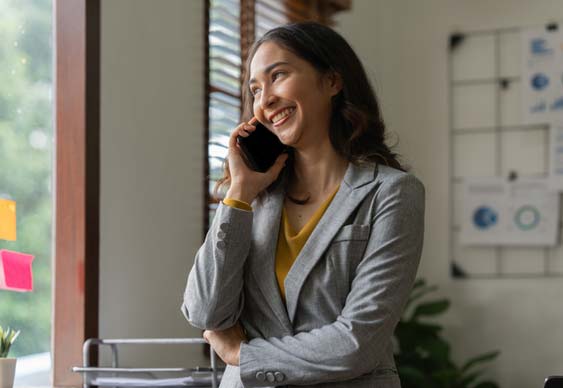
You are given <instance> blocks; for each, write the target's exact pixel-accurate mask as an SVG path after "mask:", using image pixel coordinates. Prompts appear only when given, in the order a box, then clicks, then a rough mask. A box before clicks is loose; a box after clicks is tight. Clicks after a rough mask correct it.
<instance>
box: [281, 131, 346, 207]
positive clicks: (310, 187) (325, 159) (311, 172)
mask: <svg viewBox="0 0 563 388" xmlns="http://www.w3.org/2000/svg"><path fill="white" fill-rule="evenodd" d="M294 157H295V161H294V165H293V167H294V176H293V178H294V179H292V182H291V186H290V188H289V189H290V193H291V194H292V196H297V197H307V196H310V200H311V201H312V202H316V201H317V200H322V199H323V198H325V197H326V195H328V194H329V193H332V192H333V190H334V189H335V188H336V186H337V185H339V184H340V182H341V181H342V178H343V177H344V174H345V172H346V168H347V167H348V161H347V160H346V159H344V158H343V157H342V156H340V155H338V154H337V153H336V151H335V150H334V148H332V145H331V144H330V141H328V139H327V141H326V142H325V143H323V144H318V145H316V146H315V147H310V148H309V149H295V154H294Z"/></svg>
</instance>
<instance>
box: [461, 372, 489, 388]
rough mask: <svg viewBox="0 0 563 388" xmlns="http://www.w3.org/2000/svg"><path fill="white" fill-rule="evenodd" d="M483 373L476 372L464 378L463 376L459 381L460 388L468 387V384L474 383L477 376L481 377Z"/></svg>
mask: <svg viewBox="0 0 563 388" xmlns="http://www.w3.org/2000/svg"><path fill="white" fill-rule="evenodd" d="M482 373H483V372H481V371H477V372H473V373H469V374H467V375H465V376H463V377H462V378H461V380H460V384H459V385H460V386H461V387H467V386H469V384H471V383H472V382H474V381H475V380H477V378H478V377H479V376H481V374H482Z"/></svg>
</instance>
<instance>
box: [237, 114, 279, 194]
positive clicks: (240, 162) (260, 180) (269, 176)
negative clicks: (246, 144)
mask: <svg viewBox="0 0 563 388" xmlns="http://www.w3.org/2000/svg"><path fill="white" fill-rule="evenodd" d="M256 121H257V120H256V118H255V117H253V118H252V119H251V120H250V121H249V122H248V123H241V124H239V125H238V126H237V127H236V128H235V129H234V131H233V133H231V137H230V139H229V155H228V158H229V169H230V172H231V185H230V188H229V191H228V192H227V195H226V197H227V198H231V199H237V200H239V201H244V202H246V203H251V202H252V201H254V199H255V198H256V197H257V196H258V194H259V193H260V192H261V191H263V190H264V189H266V188H267V187H268V186H270V185H271V184H272V183H273V182H274V181H275V180H276V178H277V177H278V175H279V174H280V172H281V170H282V169H283V167H284V166H285V161H286V160H287V157H288V155H287V153H285V152H284V153H282V154H281V155H280V156H278V158H277V159H276V162H275V163H274V164H273V165H272V167H270V169H269V170H268V171H266V172H263V173H262V172H257V171H254V170H252V169H250V168H249V167H248V166H247V165H246V163H245V161H244V156H243V154H242V150H241V148H240V146H239V145H238V142H237V136H242V137H247V136H249V135H250V134H251V133H252V132H253V131H254V130H255V129H256V127H255V126H254V125H253V124H254V123H256Z"/></svg>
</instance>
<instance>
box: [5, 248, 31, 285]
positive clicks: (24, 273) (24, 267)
mask: <svg viewBox="0 0 563 388" xmlns="http://www.w3.org/2000/svg"><path fill="white" fill-rule="evenodd" d="M33 258H34V256H33V255H29V254H26V253H18V252H14V251H8V250H6V249H2V250H0V289H4V290H10V291H32V290H33V272H32V270H31V264H32V262H33Z"/></svg>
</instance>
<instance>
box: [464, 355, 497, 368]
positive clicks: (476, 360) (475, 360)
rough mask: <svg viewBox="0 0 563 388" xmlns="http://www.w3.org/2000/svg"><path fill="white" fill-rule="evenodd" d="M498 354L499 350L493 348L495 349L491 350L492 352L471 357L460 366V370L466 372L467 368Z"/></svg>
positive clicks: (492, 358) (491, 358)
mask: <svg viewBox="0 0 563 388" xmlns="http://www.w3.org/2000/svg"><path fill="white" fill-rule="evenodd" d="M499 354H500V351H498V350H495V351H492V352H488V353H485V354H482V355H479V356H476V357H473V358H471V359H470V360H469V361H467V362H466V363H465V364H464V365H463V366H462V367H461V371H462V372H467V371H468V370H469V369H471V368H472V367H474V366H475V365H477V364H481V363H483V362H487V361H491V360H494V359H495V358H497V357H498V355H499Z"/></svg>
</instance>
